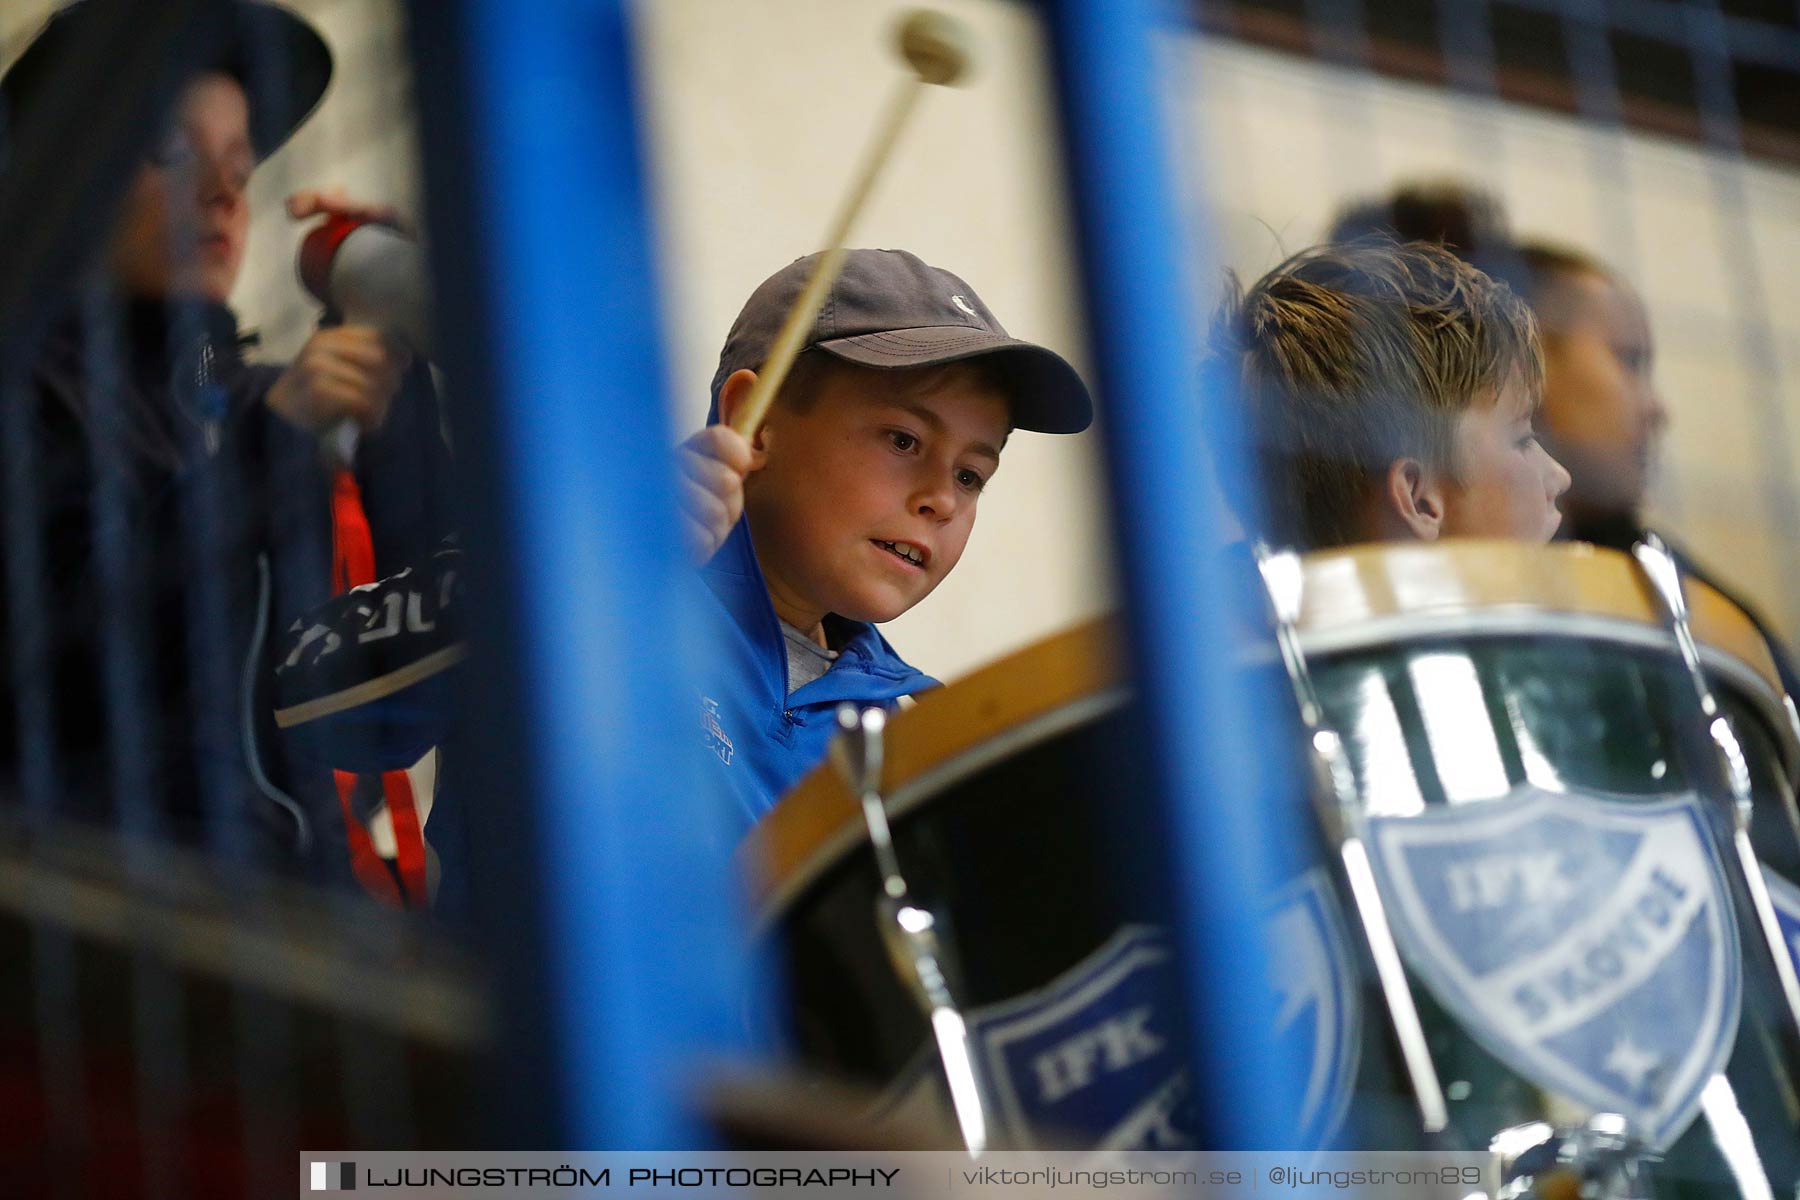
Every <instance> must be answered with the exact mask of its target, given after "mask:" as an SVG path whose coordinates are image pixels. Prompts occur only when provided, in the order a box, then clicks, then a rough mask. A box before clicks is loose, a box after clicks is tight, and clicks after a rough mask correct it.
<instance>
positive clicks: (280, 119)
mask: <svg viewBox="0 0 1800 1200" xmlns="http://www.w3.org/2000/svg"><path fill="white" fill-rule="evenodd" d="M232 8H233V9H234V12H233V14H232V23H231V29H230V31H229V33H228V34H227V35H226V37H225V38H224V40H223V42H222V44H221V45H219V46H218V47H217V48H216V49H215V50H214V51H213V52H212V53H210V54H208V55H207V56H206V57H205V58H204V59H202V60H201V61H200V62H199V63H198V64H196V66H195V68H194V69H195V70H196V71H197V72H199V71H222V72H224V73H225V74H227V75H230V76H231V77H232V78H233V79H236V80H237V81H238V83H240V84H241V85H242V86H243V89H244V95H245V97H246V98H247V99H248V101H249V105H250V144H251V145H252V146H253V147H254V148H255V150H256V157H257V159H258V160H259V161H260V160H261V159H265V158H267V157H268V156H269V155H271V154H273V153H274V152H275V151H276V150H277V149H278V148H279V147H280V146H281V144H282V143H283V142H285V141H287V139H288V136H289V135H290V134H292V133H293V132H294V130H295V129H298V128H299V127H300V123H301V122H302V121H304V120H306V118H307V117H308V116H309V115H311V113H312V110H313V109H314V108H316V107H317V106H318V103H319V98H320V97H322V96H323V95H324V94H325V85H326V84H328V83H330V82H331V51H330V50H328V49H326V47H325V41H324V39H323V38H321V37H320V36H319V35H318V32H317V31H316V30H314V29H313V27H312V26H311V25H309V24H307V23H306V22H305V21H304V20H302V19H301V18H300V17H298V16H296V15H295V14H294V13H292V12H289V11H288V10H287V9H285V8H282V7H281V6H279V5H275V4H265V3H261V2H260V0H239V2H238V3H235V4H233V5H232ZM117 13H118V10H117V9H116V7H111V6H101V5H95V4H93V3H90V2H88V0H76V2H75V3H73V4H70V5H67V6H66V7H64V8H61V9H59V10H57V12H56V13H55V14H54V15H52V16H51V18H50V21H49V23H48V24H46V25H45V26H44V28H43V29H42V30H40V31H39V32H38V35H37V36H36V37H35V38H33V39H32V41H31V44H30V45H29V46H26V47H25V52H24V53H23V54H21V55H19V58H18V61H17V62H15V63H13V65H12V66H11V67H9V68H8V69H7V72H6V75H5V77H4V78H0V113H6V114H10V117H9V119H12V120H17V118H18V115H19V114H21V113H24V112H27V111H29V110H30V108H31V105H32V104H33V103H35V101H36V98H37V96H38V95H39V94H40V93H41V92H42V90H43V88H44V85H45V83H46V82H47V81H48V79H49V78H50V77H51V76H53V75H54V74H55V73H56V70H57V64H58V62H59V61H60V60H61V59H62V58H63V57H64V56H66V55H67V54H68V53H69V51H70V48H71V47H73V46H77V45H79V44H80V43H81V42H83V41H89V40H91V39H90V32H91V30H92V28H93V27H94V25H95V23H96V22H98V21H101V20H104V19H106V18H107V17H108V16H113V17H116V16H117Z"/></svg>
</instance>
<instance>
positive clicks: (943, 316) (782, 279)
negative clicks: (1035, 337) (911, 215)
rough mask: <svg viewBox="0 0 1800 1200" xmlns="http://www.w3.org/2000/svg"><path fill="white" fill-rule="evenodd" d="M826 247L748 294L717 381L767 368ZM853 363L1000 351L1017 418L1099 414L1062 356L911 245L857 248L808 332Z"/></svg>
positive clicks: (1074, 425) (895, 364)
mask: <svg viewBox="0 0 1800 1200" xmlns="http://www.w3.org/2000/svg"><path fill="white" fill-rule="evenodd" d="M819 257H820V255H818V254H809V255H807V256H806V257H805V258H800V259H795V260H794V261H793V262H791V263H789V264H788V265H787V266H785V267H783V268H782V269H781V270H779V271H777V272H775V274H773V275H771V276H770V277H769V278H768V279H766V280H764V281H763V283H762V286H760V287H758V288H757V289H756V290H755V291H754V292H752V293H750V299H749V300H748V301H746V302H745V304H744V309H743V311H742V312H740V313H738V318H737V320H736V321H735V322H733V323H732V326H731V332H730V334H728V335H727V336H726V338H725V348H724V349H723V350H721V351H720V352H719V370H718V373H717V374H715V375H714V376H713V381H712V396H713V406H714V411H715V413H716V412H717V407H718V402H719V389H720V388H721V387H723V386H724V384H725V380H726V379H728V378H729V377H730V376H731V374H732V372H734V371H738V370H741V369H743V368H746V367H747V368H749V369H750V370H752V371H756V370H760V369H761V368H762V364H763V360H764V359H765V358H767V357H768V353H769V347H771V346H772V345H774V344H775V337H776V334H777V333H779V332H780V330H781V326H782V323H783V322H784V321H785V320H786V319H787V315H788V310H789V309H791V308H792V307H793V305H794V300H795V299H796V298H797V297H798V296H799V295H800V292H801V290H802V289H803V288H805V287H806V281H807V279H809V278H810V277H811V276H812V272H813V267H814V265H815V264H816V263H817V262H818V260H819ZM805 346H806V348H807V349H813V348H817V349H819V350H823V351H825V352H826V353H827V354H830V355H832V356H834V357H836V358H840V359H842V360H844V361H845V362H849V363H855V364H857V365H858V366H863V367H875V368H877V369H884V370H894V369H899V368H906V367H930V366H937V365H940V364H943V363H953V362H961V361H962V360H964V359H968V358H976V357H986V356H994V357H996V358H999V359H1001V360H1003V361H1002V362H1001V366H1002V369H1003V372H1004V374H1005V375H1006V376H1007V379H1008V381H1009V385H1010V391H1011V399H1012V423H1013V427H1014V428H1016V429H1030V430H1034V431H1036V432H1038V433H1079V432H1081V431H1082V430H1083V429H1086V428H1087V427H1088V423H1089V422H1091V421H1092V420H1093V418H1094V405H1093V401H1092V400H1090V399H1089V398H1088V390H1087V385H1086V384H1084V383H1082V381H1081V376H1080V375H1078V374H1076V371H1075V368H1074V367H1071V366H1070V365H1069V364H1068V363H1067V362H1065V361H1064V360H1063V358H1062V357H1061V356H1060V355H1058V354H1056V353H1055V352H1053V351H1050V350H1046V349H1045V348H1044V347H1042V346H1039V345H1036V344H1034V343H1032V342H1024V341H1020V340H1019V339H1018V338H1015V337H1011V336H1009V335H1008V334H1007V332H1006V330H1005V329H1004V328H1003V327H1002V326H1001V324H1000V322H999V321H998V320H996V319H995V317H994V314H993V313H991V312H989V311H988V306H987V305H985V304H983V303H982V302H981V297H980V296H977V295H976V294H975V289H974V288H972V287H970V286H969V285H968V284H967V283H965V282H963V281H962V280H961V279H959V278H958V277H957V276H955V275H952V274H951V273H950V272H948V271H945V270H941V269H939V268H937V267H934V266H931V265H930V264H929V263H926V262H923V261H921V260H920V259H919V258H918V256H916V255H913V254H908V253H907V252H906V251H904V250H851V251H849V252H848V253H847V254H846V255H845V256H844V269H843V272H842V273H841V274H840V275H839V276H838V278H837V282H836V283H834V284H832V286H831V290H830V291H829V292H828V293H826V296H825V303H824V305H823V306H822V307H821V308H820V309H819V315H818V317H817V318H816V319H815V320H814V321H813V327H812V331H811V332H810V333H809V334H808V335H807V338H806V343H805Z"/></svg>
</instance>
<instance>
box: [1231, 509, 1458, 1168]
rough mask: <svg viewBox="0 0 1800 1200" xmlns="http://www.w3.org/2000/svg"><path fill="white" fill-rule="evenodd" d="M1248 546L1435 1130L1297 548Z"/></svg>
mask: <svg viewBox="0 0 1800 1200" xmlns="http://www.w3.org/2000/svg"><path fill="white" fill-rule="evenodd" d="M1251 552H1252V553H1253V554H1254V555H1255V557H1256V568H1257V574H1258V576H1259V577H1260V578H1261V580H1262V584H1263V590H1264V593H1265V595H1266V596H1267V598H1268V601H1269V612H1270V615H1271V617H1272V618H1273V620H1274V623H1275V642H1276V647H1277V649H1279V651H1280V653H1281V663H1282V666H1283V668H1284V669H1285V670H1286V672H1287V677H1288V683H1289V685H1290V686H1291V687H1292V689H1293V693H1294V700H1295V702H1296V703H1297V705H1298V706H1299V710H1300V723H1301V726H1302V727H1303V728H1304V730H1305V732H1306V741H1307V753H1308V756H1309V757H1310V758H1311V760H1312V766H1313V784H1314V800H1315V803H1314V809H1315V811H1316V812H1317V813H1318V816H1319V823H1320V826H1321V827H1322V828H1323V830H1324V833H1325V836H1326V837H1327V838H1328V839H1329V840H1330V843H1331V845H1332V846H1334V847H1336V849H1337V852H1338V858H1339V860H1340V862H1341V863H1342V865H1343V868H1344V875H1345V878H1346V879H1347V880H1348V882H1349V884H1350V894H1351V897H1352V899H1353V900H1354V901H1355V903H1356V914H1357V919H1358V923H1359V924H1360V925H1361V927H1362V931H1363V938H1364V940H1365V942H1366V944H1367V946H1368V948H1369V954H1370V957H1371V959H1372V960H1373V961H1374V964H1375V976H1376V980H1377V981H1378V983H1379V984H1380V987H1381V994H1382V999H1383V1001H1384V1002H1385V1004H1386V1006H1387V1011H1388V1020H1389V1022H1390V1023H1391V1025H1392V1026H1393V1031H1394V1038H1395V1040H1396V1041H1397V1042H1398V1043H1399V1046H1400V1057H1401V1061H1402V1062H1403V1063H1404V1064H1405V1066H1406V1074H1407V1078H1408V1080H1409V1081H1410V1083H1411V1084H1412V1090H1413V1102H1414V1104H1415V1105H1417V1107H1418V1111H1419V1124H1420V1126H1421V1127H1422V1128H1423V1129H1424V1130H1425V1132H1427V1133H1442V1132H1443V1131H1444V1130H1445V1129H1447V1128H1449V1126H1450V1105H1449V1102H1448V1101H1447V1100H1446V1099H1445V1098H1444V1085H1443V1081H1442V1080H1441V1079H1440V1078H1439V1076H1438V1072H1437V1064H1436V1063H1434V1062H1433V1061H1432V1058H1431V1046H1430V1044H1429V1043H1428V1042H1427V1041H1426V1038H1425V1023H1424V1021H1423V1020H1422V1019H1421V1018H1420V1016H1419V1008H1418V1004H1417V1003H1416V1002H1415V1000H1414V999H1413V994H1412V985H1411V984H1410V983H1409V982H1408V981H1407V978H1406V968H1405V966H1404V964H1403V963H1402V962H1401V959H1400V949H1399V947H1398V945H1397V944H1396V943H1395V941H1394V931H1393V927H1392V925H1391V924H1390V922H1389V921H1388V915H1387V908H1386V906H1385V904H1384V903H1383V901H1382V899H1381V892H1380V889H1379V888H1378V887H1377V886H1376V882H1375V873H1374V870H1373V868H1372V867H1371V866H1370V863H1369V853H1368V849H1367V848H1366V847H1365V846H1364V844H1363V840H1362V836H1361V833H1360V832H1359V830H1360V828H1361V827H1360V825H1359V823H1358V817H1357V792H1356V776H1355V773H1354V771H1353V770H1352V768H1351V765H1350V756H1349V754H1348V753H1346V751H1345V749H1344V741H1343V738H1342V737H1341V736H1340V735H1339V734H1338V732H1337V730H1336V729H1334V728H1332V727H1331V724H1330V722H1328V721H1327V720H1326V718H1325V708H1324V706H1323V705H1322V704H1320V703H1319V697H1318V692H1317V690H1316V689H1315V688H1314V687H1313V680H1312V672H1311V671H1310V670H1309V669H1308V668H1307V665H1306V654H1305V652H1304V651H1303V650H1302V649H1301V648H1300V632H1299V621H1300V611H1301V602H1302V600H1303V599H1304V595H1303V592H1304V584H1305V573H1304V571H1303V570H1302V567H1301V562H1300V556H1299V555H1298V554H1295V553H1294V552H1293V551H1291V550H1283V551H1275V550H1272V549H1271V548H1270V547H1269V545H1268V543H1266V542H1263V541H1261V540H1260V539H1259V540H1258V541H1257V542H1255V543H1254V545H1252V547H1251Z"/></svg>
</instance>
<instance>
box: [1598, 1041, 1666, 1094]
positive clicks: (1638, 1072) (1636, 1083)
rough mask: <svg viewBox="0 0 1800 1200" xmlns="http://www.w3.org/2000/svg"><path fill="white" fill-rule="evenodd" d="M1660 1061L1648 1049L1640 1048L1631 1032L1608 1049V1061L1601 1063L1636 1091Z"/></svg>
mask: <svg viewBox="0 0 1800 1200" xmlns="http://www.w3.org/2000/svg"><path fill="white" fill-rule="evenodd" d="M1660 1061H1661V1059H1659V1058H1658V1057H1657V1056H1656V1055H1654V1054H1652V1053H1650V1052H1649V1051H1648V1050H1643V1049H1640V1048H1639V1047H1638V1045H1637V1043H1636V1042H1633V1041H1632V1040H1631V1035H1630V1034H1625V1035H1624V1036H1622V1037H1620V1038H1619V1039H1618V1040H1617V1041H1616V1042H1614V1043H1613V1046H1612V1049H1611V1050H1609V1051H1607V1054H1606V1061H1605V1062H1603V1063H1601V1064H1600V1065H1601V1066H1603V1067H1605V1068H1606V1069H1607V1070H1608V1071H1611V1072H1612V1073H1613V1074H1614V1075H1617V1076H1618V1077H1619V1078H1620V1079H1623V1080H1624V1081H1625V1086H1626V1087H1628V1088H1630V1089H1631V1090H1632V1091H1634V1092H1635V1091H1637V1090H1638V1089H1640V1088H1641V1087H1643V1086H1644V1077H1645V1076H1646V1075H1648V1074H1650V1072H1651V1071H1653V1070H1655V1069H1656V1066H1657V1064H1658V1063H1659V1062H1660Z"/></svg>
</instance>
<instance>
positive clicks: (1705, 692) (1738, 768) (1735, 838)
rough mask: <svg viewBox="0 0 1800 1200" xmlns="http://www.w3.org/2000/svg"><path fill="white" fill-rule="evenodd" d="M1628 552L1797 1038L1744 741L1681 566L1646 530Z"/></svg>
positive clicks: (1797, 992) (1797, 982) (1799, 995)
mask: <svg viewBox="0 0 1800 1200" xmlns="http://www.w3.org/2000/svg"><path fill="white" fill-rule="evenodd" d="M1631 556H1632V557H1633V558H1635V559H1636V560H1637V562H1638V566H1639V567H1641V568H1642V569H1643V573H1644V578H1645V579H1646V580H1647V581H1649V584H1650V590H1651V591H1652V592H1654V593H1656V597H1657V599H1658V600H1659V601H1660V602H1661V604H1662V609H1663V615H1664V617H1665V618H1666V619H1667V621H1668V625H1669V631H1670V633H1672V634H1673V635H1674V637H1675V648H1676V649H1677V650H1678V651H1679V652H1680V654H1681V661H1682V665H1684V666H1685V667H1686V668H1687V674H1688V679H1689V681H1690V682H1692V683H1693V685H1694V695H1695V697H1696V698H1697V699H1698V700H1699V703H1700V713H1701V716H1702V717H1703V718H1704V719H1705V721H1706V732H1707V734H1708V736H1709V737H1710V738H1711V739H1712V744H1713V747H1714V749H1716V750H1717V751H1718V755H1719V768H1720V771H1721V773H1722V774H1723V775H1724V777H1725V783H1726V786H1727V787H1728V788H1730V790H1731V801H1732V816H1733V822H1732V845H1733V848H1734V849H1735V850H1736V852H1737V860H1738V867H1739V869H1740V870H1741V872H1742V874H1743V880H1744V887H1745V889H1746V890H1747V891H1748V892H1749V893H1750V904H1751V908H1752V909H1753V910H1754V911H1755V913H1756V922H1757V925H1758V926H1760V931H1761V933H1762V935H1763V942H1764V944H1765V946H1766V947H1767V949H1768V951H1769V954H1770V956H1771V957H1772V958H1773V959H1774V960H1775V978H1776V979H1777V980H1778V981H1779V983H1780V985H1781V994H1782V998H1783V1000H1784V1001H1785V1002H1786V1005H1787V1013H1788V1020H1789V1032H1790V1033H1791V1034H1792V1035H1793V1037H1794V1038H1796V1039H1800V976H1796V974H1795V971H1794V959H1793V957H1792V956H1791V955H1790V954H1789V953H1788V949H1787V939H1786V938H1785V937H1784V936H1783V934H1782V932H1781V922H1780V920H1779V919H1778V918H1777V917H1776V915H1775V903H1774V901H1773V900H1772V899H1770V897H1769V885H1768V883H1767V881H1766V880H1765V879H1764V878H1763V869H1762V861H1761V860H1760V859H1759V858H1758V857H1757V855H1756V849H1755V847H1754V846H1752V845H1751V842H1750V821H1751V818H1752V816H1753V815H1754V812H1755V809H1754V797H1753V796H1752V793H1751V790H1750V765H1749V760H1748V759H1746V758H1745V757H1744V748H1743V745H1742V744H1741V743H1739V741H1738V738H1737V734H1736V732H1735V731H1733V729H1732V728H1731V722H1730V721H1729V720H1727V719H1726V716H1725V711H1724V709H1722V708H1720V706H1719V701H1718V698H1717V697H1716V696H1714V695H1713V690H1712V685H1711V684H1710V683H1708V682H1707V680H1706V671H1705V669H1704V668H1703V667H1702V666H1701V663H1700V650H1699V646H1698V644H1697V643H1696V642H1695V641H1694V632H1693V628H1692V626H1691V625H1690V623H1689V620H1688V606H1687V597H1686V595H1685V594H1684V593H1683V592H1682V589H1681V564H1680V563H1678V562H1676V560H1675V555H1674V554H1673V553H1672V552H1671V551H1670V549H1669V547H1668V544H1667V543H1665V542H1664V541H1663V540H1662V538H1660V537H1658V536H1657V535H1656V534H1655V533H1652V532H1650V531H1648V530H1646V531H1645V533H1644V536H1643V539H1642V540H1640V541H1639V542H1638V543H1637V544H1636V545H1635V546H1633V547H1632V548H1631Z"/></svg>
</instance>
